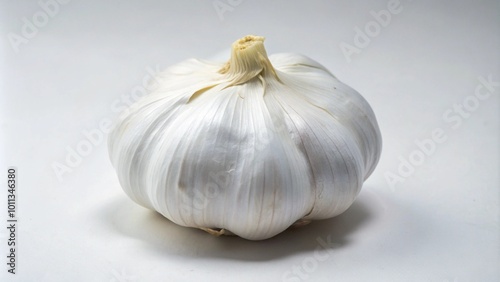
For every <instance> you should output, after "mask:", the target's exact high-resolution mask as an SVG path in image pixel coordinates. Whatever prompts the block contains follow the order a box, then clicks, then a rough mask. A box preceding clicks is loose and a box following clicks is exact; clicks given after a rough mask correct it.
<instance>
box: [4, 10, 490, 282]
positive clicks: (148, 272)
mask: <svg viewBox="0 0 500 282" xmlns="http://www.w3.org/2000/svg"><path fill="white" fill-rule="evenodd" d="M47 1H49V0H42V1H41V2H42V3H45V2H47ZM49 2H50V1H49ZM0 3H1V4H0V15H1V16H0V20H1V26H0V28H1V37H0V41H1V45H0V48H1V49H0V55H1V61H0V62H1V64H0V67H1V70H0V91H1V92H0V93H1V94H0V95H1V102H0V107H1V112H0V117H1V119H0V122H1V124H0V126H1V128H0V130H1V131H0V134H1V139H0V140H1V147H0V148H1V149H2V150H1V155H0V156H1V157H0V168H1V170H2V171H3V172H2V173H1V179H2V181H1V183H2V184H1V187H0V188H1V189H0V191H1V192H0V197H1V198H0V214H1V222H2V223H1V225H0V251H1V259H0V262H1V263H0V264H1V265H2V266H1V267H0V280H1V281H282V279H285V280H284V281H300V279H303V280H305V281H450V282H451V281H454V282H462V281H499V279H500V269H499V267H498V265H499V261H500V260H499V252H500V249H499V240H500V239H499V238H500V235H499V208H498V207H499V190H498V189H499V97H498V96H499V91H500V90H499V89H500V87H499V86H498V85H497V86H495V87H494V88H492V91H491V93H490V92H487V91H486V90H485V89H486V88H484V87H483V88H481V91H482V92H480V93H482V94H485V95H486V94H488V93H489V97H487V98H484V99H482V100H479V99H477V98H474V97H473V96H474V93H475V90H476V88H477V87H482V86H479V85H481V84H480V81H479V80H478V77H484V78H488V77H490V79H492V80H494V81H496V82H498V81H500V67H499V64H500V63H499V62H500V60H499V50H500V7H499V3H498V1H410V0H401V4H400V7H399V10H400V12H399V13H398V14H392V16H391V19H390V22H389V23H388V24H387V25H386V26H385V27H380V30H375V29H374V32H373V33H372V35H373V36H371V37H370V41H369V43H368V44H365V45H366V46H361V45H359V44H358V45H355V42H354V37H355V35H356V27H358V28H360V29H362V30H363V29H364V28H365V27H366V26H367V25H370V22H371V21H373V20H374V18H373V16H372V15H371V14H370V12H371V11H374V12H378V11H380V10H384V9H385V10H386V9H387V4H388V1H368V0H366V1H250V0H247V1H236V0H233V1H229V0H221V1H212V0H209V1H125V0H104V1H83V0H73V1H70V2H69V3H67V4H58V6H57V9H55V8H56V7H55V6H52V7H51V8H52V9H53V10H54V9H55V11H56V12H54V13H52V15H50V16H49V17H48V20H47V21H46V22H45V23H44V22H43V20H44V18H43V13H45V12H43V11H44V10H43V8H42V7H41V6H40V4H38V2H37V1H7V0H3V1H1V2H0ZM214 3H215V4H219V5H223V4H224V3H225V4H226V5H232V6H226V7H230V9H228V10H226V11H222V10H219V13H218V12H217V9H216V8H215V7H214ZM221 3H222V4H221ZM221 9H223V8H221ZM37 13H38V14H37ZM34 15H38V17H39V18H37V19H35V20H34V19H33V16H34ZM23 18H26V20H25V21H24V20H23ZM26 21H29V22H31V23H33V22H34V21H35V24H37V25H35V28H36V31H33V30H31V31H30V32H31V33H30V32H28V33H26V32H27V31H26V30H25V34H23V28H24V29H26V27H24V26H25V25H27V23H26ZM36 21H38V22H36ZM379 26H380V25H379ZM13 34H16V35H17V36H20V37H24V41H22V43H15V42H16V41H14V43H12V42H11V40H12V38H13ZM247 34H256V35H262V36H265V37H266V38H267V39H266V47H267V50H268V53H269V54H273V53H277V52H297V53H302V54H305V55H308V56H310V57H312V58H313V59H315V60H317V61H318V62H320V63H322V64H323V65H325V66H326V67H327V68H329V69H330V70H331V71H332V72H333V73H334V74H335V75H336V76H337V77H338V78H339V79H340V80H342V81H344V82H345V83H346V84H348V85H350V86H352V87H353V88H355V89H356V90H358V91H359V92H360V93H361V94H363V95H364V97H365V98H366V99H367V100H368V101H369V103H370V104H371V105H372V107H373V109H374V111H375V113H376V115H377V118H378V122H379V124H380V128H381V131H382V136H383V140H384V148H383V153H382V158H381V160H380V163H379V165H378V167H377V169H376V171H375V172H374V174H373V175H372V176H371V177H370V178H369V179H368V180H367V181H366V182H365V185H364V187H363V190H362V192H361V194H360V195H359V197H358V199H357V200H356V202H355V203H354V205H353V206H352V207H351V208H350V209H349V210H348V211H347V212H345V213H344V214H343V215H341V216H338V217H337V218H334V219H331V220H326V221H322V222H315V223H313V224H311V225H309V226H307V227H304V228H302V229H297V230H293V231H286V232H285V233H283V234H281V235H278V236H276V237H274V238H272V239H269V240H266V241H260V242H251V241H246V240H243V239H239V238H235V237H224V238H216V237H212V236H210V235H208V234H206V233H204V232H202V231H198V230H194V229H189V228H183V227H179V226H176V225H174V224H173V223H171V222H169V221H168V220H166V219H164V218H162V217H161V216H159V215H158V214H156V213H154V212H151V211H148V210H145V209H144V208H142V207H140V206H138V205H137V204H135V203H133V202H132V201H131V200H129V199H128V198H127V197H126V195H125V194H124V193H123V192H122V190H121V188H120V186H119V183H118V180H117V178H116V176H115V173H114V170H113V168H112V167H111V164H110V162H109V160H108V156H107V149H106V142H105V140H104V138H102V140H99V138H97V140H94V141H95V144H93V145H92V147H91V148H90V149H89V150H88V155H86V156H83V157H82V159H81V160H79V161H78V160H75V159H73V163H69V162H68V161H67V160H66V159H67V158H68V156H69V154H70V151H71V150H76V148H77V147H78V146H79V144H80V146H81V144H84V143H85V142H86V141H85V140H87V139H88V138H87V137H86V136H85V132H95V131H97V130H100V129H99V126H100V124H101V123H102V122H106V121H108V120H109V119H112V118H114V117H115V116H116V115H117V111H116V108H114V107H116V106H117V105H122V106H123V105H125V104H124V103H125V102H123V101H125V100H127V99H128V98H129V97H130V96H131V94H132V93H134V91H139V90H138V89H141V87H142V81H143V80H144V79H147V77H148V68H149V69H152V70H156V69H164V68H166V67H168V66H169V65H171V64H174V63H176V62H180V61H182V60H184V59H187V58H191V57H197V58H205V59H208V58H213V57H214V56H218V57H221V54H224V51H225V50H226V51H227V50H228V48H229V46H230V44H231V43H232V42H233V41H234V40H236V39H238V38H240V37H242V36H244V35H247ZM27 37H30V38H27ZM18 39H19V38H18ZM342 42H345V44H350V45H352V46H354V47H356V46H358V47H360V48H358V47H356V48H358V50H357V51H358V52H357V53H354V54H352V55H351V56H346V55H345V54H344V53H343V51H342V50H341V48H340V47H339V46H340V45H341V44H342ZM358 43H359V42H358ZM16 49H17V52H16ZM220 52H222V53H220ZM474 101H475V102H477V103H476V104H474ZM464 102H465V103H469V104H467V105H466V106H467V107H468V108H469V109H470V110H465V111H466V112H465V114H463V116H464V117H461V116H460V115H459V114H458V113H456V112H454V111H455V110H454V105H457V106H458V105H460V104H463V103H464ZM449 111H451V113H450V112H449ZM443 114H445V115H446V114H448V115H450V118H451V117H453V118H454V121H450V120H448V121H447V120H445V119H443ZM465 116H467V117H465ZM459 122H460V123H459ZM454 127H455V128H454ZM436 129H441V130H442V131H443V134H444V136H446V140H445V141H444V142H442V143H435V145H436V147H435V150H434V151H433V152H431V153H429V154H428V155H423V153H419V147H418V146H417V145H416V144H415V140H420V141H421V140H424V139H429V138H432V132H433V131H434V130H436ZM100 132H102V131H100ZM96 134H97V135H95V136H98V135H99V134H98V133H96ZM82 142H83V143H82ZM411 156H413V158H414V159H413V161H414V162H415V160H417V161H419V160H418V156H423V157H424V159H423V160H422V159H420V163H417V164H418V165H415V166H414V171H411V172H407V174H405V175H404V177H402V178H401V179H399V180H400V181H399V182H397V183H392V184H391V183H390V181H388V180H387V176H388V175H389V174H391V173H393V174H394V175H398V174H399V172H398V169H399V166H400V165H401V163H402V162H405V161H408V160H409V159H410V158H411ZM70 159H71V158H70ZM75 163H76V164H75ZM55 164H56V165H61V166H62V165H64V166H67V167H68V171H66V172H64V173H63V174H62V175H61V173H59V177H58V174H57V173H56V172H55V170H54V168H53V166H54V165H55ZM11 165H13V166H17V167H18V171H19V173H18V181H19V186H18V188H17V189H18V194H17V197H18V206H17V216H18V218H19V222H18V234H17V239H18V249H17V259H18V261H17V262H18V264H17V267H16V271H17V274H16V275H11V274H9V273H7V266H6V264H5V263H6V261H7V259H6V255H7V242H6V240H7V238H8V236H9V234H8V232H7V229H6V228H5V227H3V226H4V225H6V224H7V223H6V219H7V218H6V216H7V205H6V202H7V193H6V190H7V189H6V184H5V183H6V181H5V179H6V170H7V167H8V166H11ZM71 165H73V167H72V166H71ZM320 241H324V242H329V243H331V246H330V247H331V248H329V249H328V250H325V249H323V247H321V244H320V243H319V242H320ZM287 279H288V280H287Z"/></svg>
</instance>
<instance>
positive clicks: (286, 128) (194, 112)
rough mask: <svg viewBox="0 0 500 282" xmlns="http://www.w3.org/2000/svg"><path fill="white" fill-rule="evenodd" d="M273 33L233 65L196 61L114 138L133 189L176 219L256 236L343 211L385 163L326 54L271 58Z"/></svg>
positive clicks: (167, 78) (358, 103)
mask: <svg viewBox="0 0 500 282" xmlns="http://www.w3.org/2000/svg"><path fill="white" fill-rule="evenodd" d="M263 41H264V38H263V37H258V36H246V37H244V38H242V39H240V40H237V41H236V42H235V43H233V45H232V52H231V58H230V60H229V61H228V62H227V63H225V64H218V63H211V62H205V61H200V60H194V59H191V60H187V61H185V62H182V63H179V64H177V65H174V66H172V67H170V68H168V69H167V70H166V71H165V72H163V73H162V74H161V75H160V77H159V78H158V79H159V81H160V82H159V87H157V88H156V90H155V91H153V92H152V93H150V94H149V95H147V96H145V97H144V98H142V99H141V100H139V101H138V102H137V103H136V104H134V105H133V106H132V107H131V108H130V109H129V111H127V113H126V114H124V115H122V116H121V117H120V118H119V120H118V121H117V123H116V126H115V127H114V129H113V131H112V132H111V133H110V135H109V140H108V145H109V154H110V158H111V162H112V164H113V166H114V168H115V169H116V172H117V174H118V179H119V181H120V184H121V186H122V187H123V189H124V190H125V192H126V193H127V194H128V196H130V198H132V200H134V201H135V202H137V203H138V204H140V205H142V206H144V207H147V208H149V209H153V210H156V211H158V212H159V213H161V214H162V215H164V216H165V217H166V218H168V219H170V220H171V221H173V222H175V223H177V224H179V225H182V226H188V227H196V228H201V229H203V230H206V231H209V232H210V233H213V234H216V235H219V234H228V233H229V234H230V233H233V234H236V235H238V236H241V237H243V238H246V239H250V240H260V239H266V238H270V237H272V236H275V235H276V234H278V233H280V232H282V231H284V230H285V229H287V228H288V227H290V226H291V225H293V224H294V223H298V224H302V223H305V222H308V221H310V220H319V219H327V218H331V217H333V216H336V215H338V214H340V213H342V212H344V211H345V210H346V209H347V208H348V207H349V206H350V205H351V204H352V203H353V201H354V199H355V197H356V196H357V194H358V193H359V191H360V189H361V185H362V183H363V181H364V180H365V179H366V178H367V177H368V176H369V175H370V174H371V173H372V171H373V170H374V168H375V166H376V164H377V162H378V159H379V157H380V152H381V136H380V131H379V128H378V125H377V122H376V119H375V115H374V113H373V111H372V109H371V108H370V106H369V105H368V103H367V102H366V101H365V100H364V99H363V97H361V95H360V94H358V93H357V92H356V91H355V90H353V89H352V88H350V87H349V86H347V85H345V84H343V83H341V82H340V81H339V80H338V79H337V78H335V77H334V76H333V75H332V74H331V73H330V72H329V71H328V70H326V69H325V68H324V67H323V66H322V65H320V64H318V63H317V62H315V61H313V60H311V59H309V58H307V57H305V56H302V55H298V54H289V53H285V54H275V55H272V56H269V57H268V56H267V53H266V50H265V49H264V45H263Z"/></svg>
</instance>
